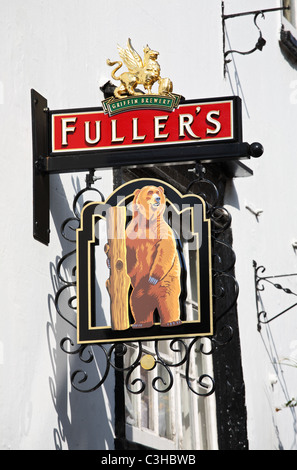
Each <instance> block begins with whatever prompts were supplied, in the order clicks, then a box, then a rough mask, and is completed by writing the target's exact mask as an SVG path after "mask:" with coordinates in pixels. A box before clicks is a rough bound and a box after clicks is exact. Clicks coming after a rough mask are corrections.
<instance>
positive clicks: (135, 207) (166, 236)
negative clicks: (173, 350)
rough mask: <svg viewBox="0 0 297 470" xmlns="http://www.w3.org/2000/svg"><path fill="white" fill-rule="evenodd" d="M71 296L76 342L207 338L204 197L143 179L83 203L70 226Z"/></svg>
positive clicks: (209, 318) (208, 284) (208, 300)
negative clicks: (73, 235)
mask: <svg viewBox="0 0 297 470" xmlns="http://www.w3.org/2000/svg"><path fill="white" fill-rule="evenodd" d="M77 301H78V302H77V311H78V338H77V339H78V343H109V342H117V341H134V340H153V339H161V338H165V339H166V338H175V337H179V338H182V337H193V336H206V335H212V334H213V320H212V277H211V227H210V220H209V219H207V218H206V211H205V202H204V200H203V199H202V198H201V197H199V196H197V195H194V194H186V195H182V194H181V193H179V191H177V190H176V189H175V188H174V187H172V186H171V185H169V184H167V183H165V182H163V181H159V180H157V179H153V178H151V179H147V178H146V179H137V180H132V181H129V182H128V183H125V184H124V185H122V186H120V187H119V188H117V189H116V190H115V191H114V192H113V193H112V194H111V195H110V196H109V197H108V198H107V199H106V200H105V201H104V202H91V203H88V204H86V206H85V207H84V208H83V210H82V213H81V225H80V228H79V229H78V230H77ZM103 305H104V306H106V305H109V309H106V308H105V309H103V307H102V306H103Z"/></svg>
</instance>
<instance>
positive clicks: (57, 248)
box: [0, 0, 297, 449]
mask: <svg viewBox="0 0 297 470" xmlns="http://www.w3.org/2000/svg"><path fill="white" fill-rule="evenodd" d="M278 6H279V2H278V1H277V0H261V2H260V3H259V1H258V0H257V1H256V0H249V1H247V0H236V2H235V0H227V1H225V7H226V13H231V12H239V11H247V10H253V9H259V8H270V7H278ZM259 24H260V25H261V27H262V30H263V35H264V37H265V39H266V40H267V45H266V47H265V48H264V50H263V52H262V53H260V52H256V53H255V54H253V55H250V56H245V57H244V56H239V55H236V56H235V55H234V61H233V62H232V63H231V64H230V65H229V76H227V77H226V78H225V79H224V77H223V56H222V28H221V2H220V1H219V0H217V1H212V2H209V1H207V0H200V1H199V2H197V1H194V0H183V1H179V0H170V1H169V0H163V1H161V2H160V1H156V0H151V1H150V2H139V1H135V0H125V1H120V0H109V1H104V0H86V1H85V0H84V1H82V0H72V1H70V0H62V1H60V0H59V1H58V0H51V1H50V0H27V1H26V2H22V1H21V0H11V1H10V2H4V1H3V2H1V3H0V44H1V46H0V122H1V125H0V136H1V147H0V161H1V172H0V182H1V183H0V184H1V193H2V197H1V199H0V213H1V221H2V222H1V248H0V250H1V268H0V283H1V286H2V289H1V297H0V299H1V300H0V306H1V307H0V311H1V329H0V346H1V347H0V362H1V364H0V370H1V380H0V383H1V393H0V422H1V434H0V440H1V442H0V447H1V448H2V449H55V448H63V449H79V448H81V449H90V448H93V449H104V448H112V446H113V410H114V403H113V377H112V376H111V377H110V378H109V380H108V382H107V383H106V385H105V386H104V387H103V388H101V389H100V390H99V391H97V392H95V393H93V394H81V393H78V392H76V391H75V390H74V389H73V388H71V386H70V384H69V377H70V369H71V370H73V367H74V365H73V361H72V360H71V364H69V362H70V361H69V358H68V357H66V355H65V354H64V353H63V352H62V351H61V350H60V346H59V342H60V340H61V339H62V338H63V337H64V336H65V335H66V334H69V335H70V336H71V335H74V332H73V329H71V327H70V326H68V325H67V324H65V322H63V320H61V319H60V318H59V317H57V316H56V312H55V309H54V305H53V296H54V293H55V277H54V274H53V272H54V270H53V265H55V263H56V261H57V259H59V257H61V256H62V255H64V254H65V253H66V252H67V251H68V248H69V245H67V244H65V243H64V242H63V241H62V240H61V237H60V234H59V227H60V224H61V222H62V221H63V220H64V218H65V217H66V216H69V215H70V213H71V205H72V199H73V196H74V195H75V193H76V189H77V187H82V186H83V185H84V177H85V174H75V175H62V176H59V175H56V176H53V177H52V178H51V195H52V196H51V198H52V199H51V208H52V212H51V229H52V231H51V243H50V246H49V247H45V246H43V245H41V244H39V243H38V242H36V241H35V240H34V239H33V237H32V170H31V158H32V144H31V110H30V89H31V88H34V89H36V90H37V91H38V92H40V93H41V94H42V95H43V96H45V97H46V98H47V99H48V105H49V107H50V108H51V109H59V108H62V109H66V108H76V107H88V106H97V105H100V101H101V99H102V95H101V93H100V92H99V88H98V87H99V85H102V84H103V83H105V82H106V81H107V80H108V79H109V78H110V68H109V67H107V66H106V63H105V61H106V58H110V59H111V60H116V59H117V57H118V54H117V49H116V44H117V43H119V44H121V45H123V46H124V45H125V44H126V41H127V38H128V37H131V39H132V43H133V45H134V47H135V48H136V49H137V50H139V51H141V49H142V47H143V46H144V45H146V44H147V43H148V44H149V45H150V47H152V48H154V49H157V50H158V51H159V52H160V56H159V62H160V64H161V69H162V75H163V76H168V77H170V78H171V79H172V80H173V82H174V91H175V92H176V93H181V94H183V95H184V96H185V97H186V98H187V99H192V98H202V97H212V96H223V95H230V94H233V93H234V94H238V95H239V96H241V97H242V99H243V125H244V139H245V140H246V141H248V142H253V141H255V140H256V141H260V142H261V143H262V144H263V145H264V147H265V154H264V155H263V156H262V157H261V158H260V159H259V160H253V161H251V162H249V163H248V164H249V165H250V167H251V168H252V169H253V170H254V176H253V177H251V178H247V179H238V180H236V181H234V182H232V183H230V185H229V188H228V194H227V198H226V202H227V207H228V208H229V210H230V211H231V213H232V216H233V235H234V247H235V251H236V254H237V264H236V275H237V278H238V281H239V284H240V296H239V300H238V311H239V322H240V334H241V344H242V360H243V372H244V378H245V384H246V395H247V397H246V398H247V412H248V432H249V441H250V448H251V449H278V448H280V447H283V448H285V449H290V448H294V449H296V415H295V412H294V410H283V411H280V412H278V413H276V412H275V407H276V406H280V405H281V404H282V403H284V402H286V401H287V398H289V397H291V396H296V394H297V379H296V377H297V371H296V369H294V368H289V367H285V366H284V367H281V366H280V365H279V363H278V362H279V361H280V359H281V358H283V357H286V356H290V355H291V356H292V355H294V354H295V353H296V348H297V346H296V320H295V318H296V312H295V311H294V310H292V311H291V312H289V313H287V314H286V315H284V316H282V317H280V318H279V319H277V320H275V321H274V322H272V323H271V324H270V326H269V328H267V327H265V326H263V328H262V332H261V334H260V333H259V332H258V331H257V329H256V305H255V294H254V285H253V268H252V260H253V259H255V260H256V261H257V262H258V263H259V264H263V265H264V266H266V268H267V273H269V274H283V273H289V272H296V267H297V259H296V256H297V254H296V253H295V252H294V251H293V249H292V246H291V241H292V239H295V238H296V239H297V222H296V217H295V212H296V209H295V206H296V194H295V179H296V176H295V175H296V161H295V148H296V131H295V128H296V118H297V104H296V99H294V95H293V93H294V88H292V86H293V87H294V86H295V85H296V82H294V81H295V80H296V69H295V68H294V67H292V66H291V65H290V64H289V63H288V62H287V61H286V60H285V59H284V57H283V55H282V53H281V52H280V49H279V45H278V39H279V30H280V25H281V21H280V14H279V13H269V14H267V15H266V19H265V20H263V19H260V18H259ZM228 35H229V39H230V43H231V46H232V48H234V49H238V50H248V49H250V48H252V47H253V45H254V44H255V42H256V40H257V37H258V36H257V30H256V28H255V27H254V25H253V19H252V17H246V18H244V19H234V20H228ZM294 83H295V85H294ZM295 90H296V87H295ZM295 98H296V97H295ZM98 174H100V175H101V176H102V181H101V182H100V183H98V187H99V188H100V189H101V190H102V191H103V193H105V194H109V192H110V191H111V186H112V180H111V178H112V176H111V172H110V171H109V170H105V171H101V172H98ZM246 204H248V205H250V206H252V207H255V208H261V209H263V214H261V216H260V218H259V222H257V220H256V219H255V217H254V216H253V215H252V214H251V213H250V212H249V211H247V209H245V205H246ZM71 248H72V246H71ZM287 285H288V286H289V287H291V289H292V290H293V291H294V289H295V291H296V290H297V289H296V288H295V286H296V281H295V280H294V279H293V280H291V281H290V280H288V284H287V283H286V286H287ZM276 294H278V295H274V296H270V295H269V294H267V295H268V298H267V309H268V312H269V311H270V310H269V309H271V311H273V312H275V310H276V311H277V309H278V308H280V309H282V308H284V307H283V305H284V303H283V302H287V301H288V300H287V299H286V298H285V300H284V301H283V300H282V298H281V297H280V295H279V292H278V291H276ZM284 295H285V294H284ZM293 301H294V298H293ZM293 301H292V303H293ZM265 305H266V304H265ZM73 337H75V336H73ZM295 357H296V356H295ZM100 360H101V358H100V357H98V361H99V363H100ZM74 361H75V359H74ZM274 362H275V363H274ZM76 364H77V363H76ZM271 374H274V375H275V376H276V379H277V382H276V383H275V385H274V386H273V387H272V385H271V383H270V377H271Z"/></svg>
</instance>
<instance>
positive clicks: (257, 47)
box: [222, 2, 290, 76]
mask: <svg viewBox="0 0 297 470" xmlns="http://www.w3.org/2000/svg"><path fill="white" fill-rule="evenodd" d="M289 9H290V7H280V8H266V9H262V10H256V11H247V12H243V13H233V14H231V15H225V6H224V2H222V23H223V52H224V76H225V75H226V69H227V64H228V63H229V62H231V59H227V56H228V55H229V54H241V55H249V54H252V53H253V52H255V51H257V50H258V51H262V49H263V47H264V46H265V44H266V40H265V39H264V38H263V35H262V31H261V29H260V28H259V26H258V24H257V19H258V17H259V15H261V18H265V15H264V13H269V12H276V11H281V10H282V11H284V10H289ZM247 15H253V16H254V24H255V26H256V28H257V29H258V31H259V37H258V41H257V42H256V44H255V46H254V47H253V48H252V49H250V50H248V51H237V50H235V49H231V50H229V51H225V40H226V38H225V36H226V26H225V22H226V20H227V19H230V18H238V17H240V16H247Z"/></svg>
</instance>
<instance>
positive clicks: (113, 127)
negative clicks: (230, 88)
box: [60, 98, 222, 148]
mask: <svg viewBox="0 0 297 470" xmlns="http://www.w3.org/2000/svg"><path fill="white" fill-rule="evenodd" d="M148 99H150V98H148ZM197 110H198V111H197ZM197 110H196V116H194V115H193V114H190V113H186V114H179V115H178V116H177V117H176V122H175V126H172V125H171V126H170V128H169V126H168V125H167V121H168V118H169V115H161V116H152V118H151V119H150V120H148V119H146V120H145V121H144V122H140V118H139V117H132V118H130V120H129V123H128V117H127V118H126V123H125V126H124V127H125V130H124V129H121V124H122V123H119V122H118V119H116V118H115V119H110V122H109V125H107V126H106V125H105V126H104V131H105V132H106V134H108V135H109V136H110V142H111V143H118V144H119V143H123V142H124V141H125V139H126V138H127V137H128V135H129V138H130V140H132V141H133V142H135V141H140V142H143V143H146V140H147V134H148V132H149V130H151V131H153V138H154V139H156V140H159V139H162V140H166V139H168V138H169V136H170V133H171V131H172V128H173V129H178V135H179V137H180V138H182V137H185V136H186V135H187V136H188V137H190V138H191V139H195V140H197V139H201V136H199V135H197V134H196V133H195V132H194V130H193V126H194V125H195V124H197V122H196V121H197V120H200V117H199V113H200V109H199V108H197ZM219 117H220V111H218V110H211V111H209V112H208V113H207V116H206V118H205V122H204V123H203V122H199V126H200V127H201V128H203V127H204V132H205V133H206V135H217V134H218V133H219V132H220V130H221V129H222V124H221V122H220V121H219ZM200 121H201V120H200ZM149 124H150V127H151V129H149V127H148V126H149ZM82 126H83V135H84V141H85V143H86V144H88V145H93V146H94V145H97V144H98V143H99V142H100V141H101V140H102V138H103V135H102V133H103V130H102V120H96V121H93V122H91V121H90V120H89V119H88V120H86V121H84V122H82V121H81V120H80V121H79V122H78V120H77V117H76V116H72V117H61V119H60V135H61V146H62V147H64V148H65V147H67V146H68V145H69V139H70V136H73V135H74V134H75V133H77V132H78V131H79V130H80V129H79V128H80V127H82ZM205 126H206V127H205ZM196 127H197V125H196ZM108 128H109V129H108ZM140 128H141V129H142V130H140ZM127 130H128V133H127ZM146 130H147V132H146ZM144 131H145V132H144ZM105 137H106V138H107V135H106V136H105Z"/></svg>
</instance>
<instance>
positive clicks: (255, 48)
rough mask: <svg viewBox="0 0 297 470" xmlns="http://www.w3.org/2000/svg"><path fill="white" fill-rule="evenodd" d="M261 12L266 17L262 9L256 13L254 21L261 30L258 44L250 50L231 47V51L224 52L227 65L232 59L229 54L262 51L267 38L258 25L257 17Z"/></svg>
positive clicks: (247, 53)
mask: <svg viewBox="0 0 297 470" xmlns="http://www.w3.org/2000/svg"><path fill="white" fill-rule="evenodd" d="M260 14H261V16H262V18H265V16H264V13H263V12H262V11H259V12H257V13H256V14H255V16H254V23H255V26H256V28H257V29H258V30H259V38H258V41H257V42H256V45H255V47H253V48H252V49H251V50H249V51H245V52H243V51H237V50H235V49H230V50H229V51H226V52H224V61H225V65H226V64H228V63H229V62H231V59H226V57H227V55H229V54H241V55H249V54H253V52H255V51H257V50H258V51H262V49H263V47H264V46H265V44H266V40H265V39H264V38H263V36H262V31H261V29H260V28H259V26H258V25H257V18H258V16H259V15H260Z"/></svg>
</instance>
